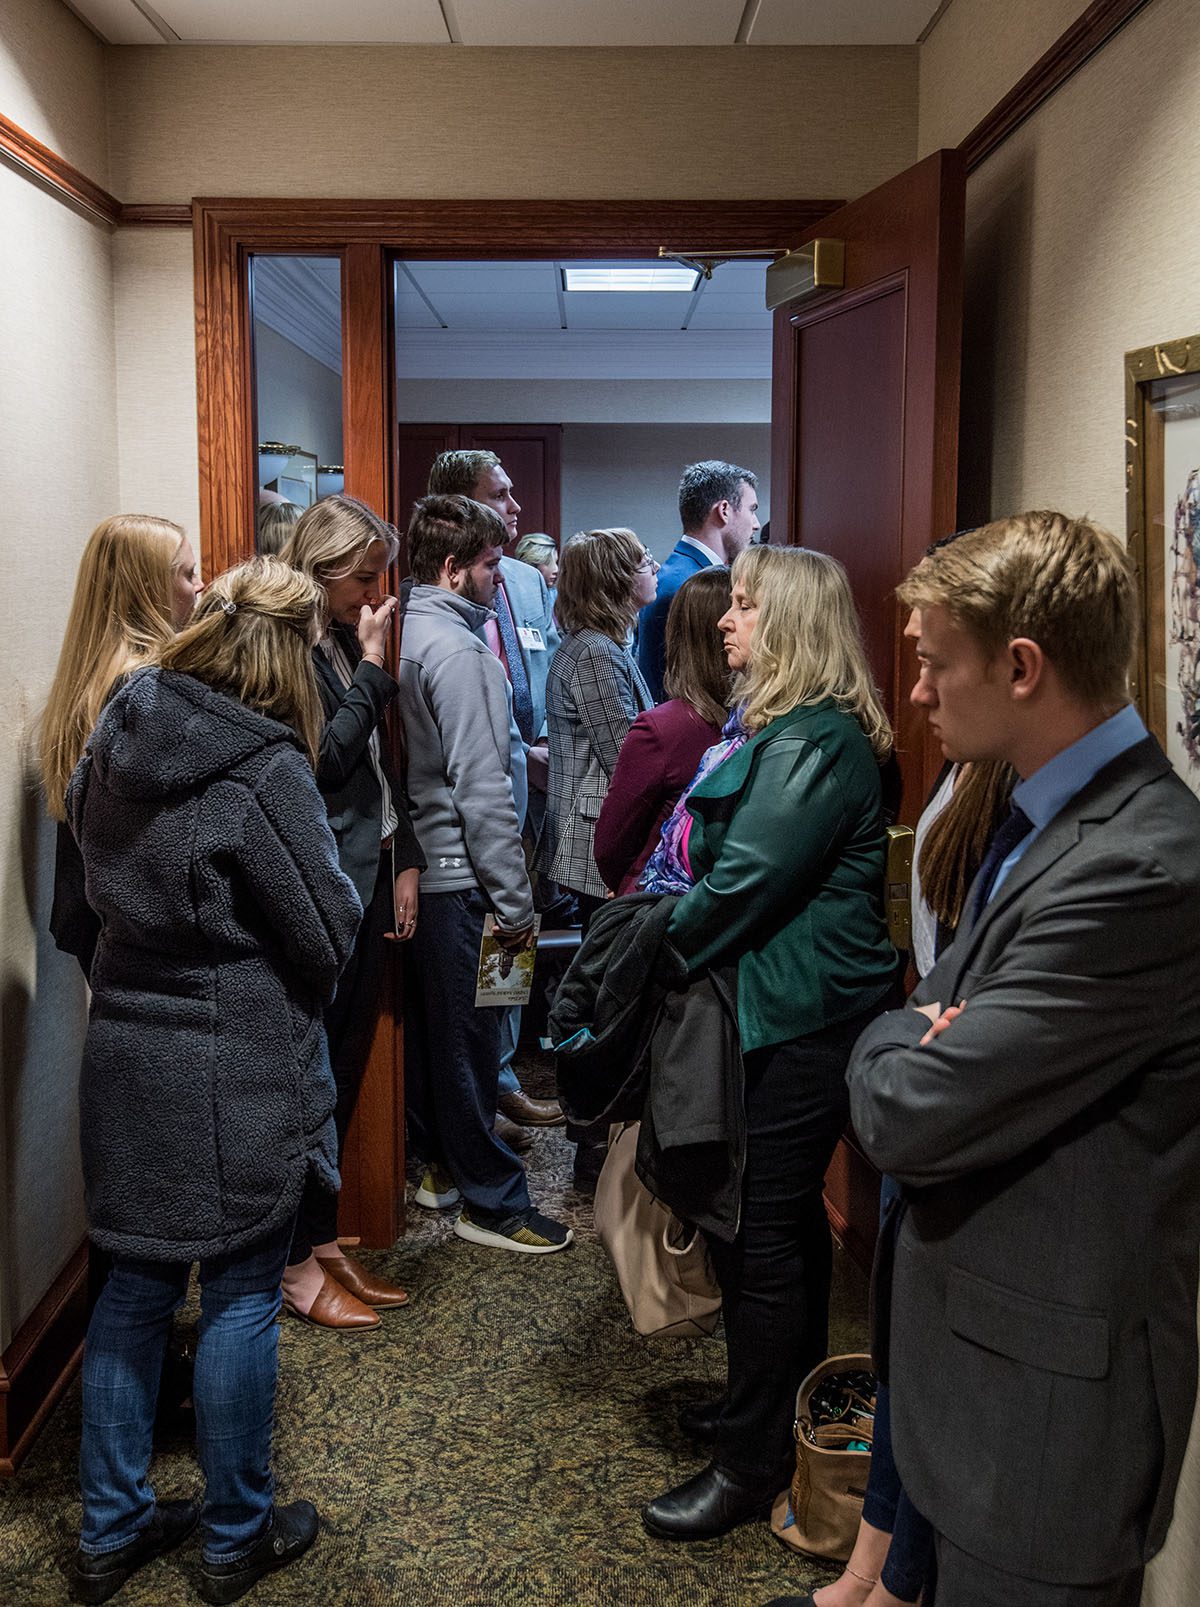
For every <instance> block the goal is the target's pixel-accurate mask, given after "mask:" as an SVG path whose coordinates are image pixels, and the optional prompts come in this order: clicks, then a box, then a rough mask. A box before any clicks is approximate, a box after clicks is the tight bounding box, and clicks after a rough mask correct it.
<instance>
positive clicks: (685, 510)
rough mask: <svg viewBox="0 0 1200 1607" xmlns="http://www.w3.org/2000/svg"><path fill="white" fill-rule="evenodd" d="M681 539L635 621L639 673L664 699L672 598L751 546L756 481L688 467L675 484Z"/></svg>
mask: <svg viewBox="0 0 1200 1607" xmlns="http://www.w3.org/2000/svg"><path fill="white" fill-rule="evenodd" d="M679 522H680V524H681V525H682V526H683V535H682V536H681V537H680V538H679V540H678V541H677V542H676V543H675V548H674V551H673V552H672V553H671V556H670V557H669V558H668V559H667V561H666V563H665V564H663V566H662V568H661V569H660V570H659V572H658V595H657V596H656V597H655V599H654V601H653V602H652V603H647V605H646V607H645V608H643V609H642V611H641V613H640V614H639V616H638V645H637V655H638V668H639V669H640V670H641V672H642V674H643V676H644V677H645V679H646V684H647V685H648V686H649V688H650V691H651V693H652V694H653V697H654V701H655V702H656V703H661V702H662V700H663V659H664V656H665V651H666V638H667V613H668V611H669V610H670V607H671V599H672V597H674V595H675V593H676V592H677V591H678V590H679V588H680V586H682V585H683V583H684V581H685V580H686V579H687V578H688V576H689V575H694V574H696V573H697V572H698V571H699V570H701V569H708V568H710V567H711V566H712V565H713V564H731V563H732V562H733V560H734V559H735V558H736V557H737V555H738V553H739V552H741V551H742V550H743V549H744V548H745V547H748V546H749V545H750V542H751V540H752V539H753V537H754V532H755V531H756V530H757V529H758V528H759V523H758V478H757V476H756V475H753V474H751V472H750V470H749V469H739V468H738V467H737V465H736V464H735V463H722V462H720V461H719V460H718V459H715V458H711V459H708V460H707V461H706V462H704V463H692V464H690V465H689V466H688V467H687V468H686V469H685V470H684V471H683V479H682V480H681V481H680V482H679Z"/></svg>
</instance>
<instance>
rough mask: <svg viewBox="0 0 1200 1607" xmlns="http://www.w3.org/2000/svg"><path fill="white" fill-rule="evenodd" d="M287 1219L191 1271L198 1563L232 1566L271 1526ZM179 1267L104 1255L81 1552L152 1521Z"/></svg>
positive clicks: (183, 1276)
mask: <svg viewBox="0 0 1200 1607" xmlns="http://www.w3.org/2000/svg"><path fill="white" fill-rule="evenodd" d="M291 1238H292V1223H291V1222H290V1221H289V1222H287V1223H285V1225H284V1226H283V1227H282V1228H281V1229H279V1230H277V1231H276V1232H275V1233H274V1234H273V1235H272V1237H271V1238H270V1239H267V1240H264V1241H263V1242H261V1243H260V1244H256V1245H254V1246H252V1247H251V1248H250V1249H249V1250H243V1251H240V1252H239V1253H237V1254H235V1255H224V1256H215V1257H213V1258H212V1259H210V1260H208V1261H202V1262H201V1263H200V1338H199V1342H198V1344H197V1346H196V1377H195V1384H194V1386H193V1399H194V1401H195V1404H196V1452H197V1455H198V1457H199V1460H200V1466H201V1468H202V1469H203V1471H204V1478H205V1484H206V1488H205V1496H204V1512H203V1524H204V1556H205V1559H206V1560H207V1561H209V1562H233V1561H236V1560H237V1559H238V1558H239V1557H242V1556H244V1555H245V1554H246V1553H247V1552H248V1551H249V1550H250V1549H251V1548H252V1547H253V1545H254V1543H255V1541H256V1540H258V1539H259V1537H260V1536H261V1535H262V1534H263V1532H264V1531H265V1529H266V1527H267V1525H268V1524H269V1523H270V1521H271V1510H272V1504H273V1499H274V1481H273V1479H272V1475H271V1431H272V1428H273V1427H274V1421H275V1379H276V1374H277V1370H278V1369H277V1355H276V1351H277V1336H278V1330H277V1328H276V1324H275V1319H276V1317H277V1316H278V1315H279V1305H280V1295H279V1285H280V1280H281V1278H282V1277H283V1268H284V1264H285V1262H286V1261H287V1253H288V1246H289V1244H290V1243H291ZM190 1271H191V1266H190V1264H189V1263H188V1262H175V1261H136V1260H133V1259H132V1258H129V1257H125V1256H115V1257H114V1258H113V1267H112V1272H111V1273H110V1274H109V1278H108V1282H107V1283H106V1284H105V1285H104V1288H103V1290H102V1292H101V1294H100V1298H99V1300H97V1302H96V1306H95V1309H94V1311H93V1312H92V1319H91V1322H90V1323H89V1324H88V1333H87V1344H86V1346H85V1348H84V1355H83V1442H82V1445H81V1447H80V1454H79V1483H80V1489H81V1493H82V1496H83V1530H82V1534H81V1536H80V1547H81V1549H82V1550H83V1551H85V1552H87V1553H88V1554H89V1555H92V1556H100V1555H103V1553H105V1552H108V1551H116V1550H118V1549H119V1548H120V1547H121V1546H124V1545H127V1544H128V1543H129V1542H130V1541H131V1540H134V1539H136V1537H137V1536H138V1534H140V1533H141V1531H142V1530H143V1529H144V1528H145V1527H146V1525H147V1524H148V1523H149V1522H150V1521H151V1520H152V1518H153V1517H154V1504H155V1503H154V1490H153V1488H152V1487H151V1484H150V1478H149V1472H150V1456H151V1452H152V1448H153V1436H154V1411H155V1406H156V1404H157V1401H158V1385H159V1377H160V1374H161V1372H162V1362H163V1352H164V1350H165V1348H166V1344H167V1337H168V1334H169V1333H170V1329H171V1318H172V1317H173V1315H174V1313H175V1312H176V1311H177V1310H178V1308H179V1306H180V1305H181V1304H182V1302H183V1298H184V1295H185V1294H186V1293H187V1284H188V1274H189V1273H190Z"/></svg>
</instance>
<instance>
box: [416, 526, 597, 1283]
mask: <svg viewBox="0 0 1200 1607" xmlns="http://www.w3.org/2000/svg"><path fill="white" fill-rule="evenodd" d="M504 539H505V530H504V523H503V521H502V520H501V519H500V517H499V516H498V515H497V514H495V513H494V512H492V510H491V509H490V508H485V507H483V506H481V504H479V503H477V502H473V501H472V500H471V499H470V498H469V497H461V496H430V497H422V498H421V500H420V501H419V502H418V503H417V504H416V506H415V507H414V509H413V517H412V522H411V524H410V525H409V529H408V549H409V553H408V556H409V567H410V569H411V571H412V578H413V588H412V592H411V594H410V596H409V600H408V607H407V610H406V612H405V617H404V633H403V640H402V643H401V648H400V674H399V681H400V695H399V698H398V700H397V707H398V709H399V710H400V715H401V718H402V720H403V722H404V735H405V746H406V749H407V754H408V794H409V798H410V800H411V805H412V815H413V825H414V826H415V828H416V832H417V838H418V840H419V842H420V844H421V848H422V851H423V852H424V854H425V860H426V864H427V866H428V868H427V869H426V870H425V871H424V872H423V873H422V876H421V911H420V920H419V921H418V923H417V929H416V935H415V936H414V937H413V939H412V943H411V947H410V951H409V952H410V956H411V962H410V964H409V966H408V968H407V983H408V985H407V1009H406V1020H405V1025H406V1044H407V1050H408V1054H407V1068H406V1069H407V1075H406V1086H407V1100H408V1116H409V1127H410V1131H411V1134H412V1139H413V1146H414V1148H415V1149H416V1150H417V1152H418V1153H419V1154H420V1155H421V1156H422V1158H423V1159H424V1160H425V1161H427V1162H428V1163H429V1165H430V1167H431V1169H432V1168H437V1169H441V1168H444V1169H445V1170H447V1171H448V1172H449V1174H450V1177H451V1178H452V1179H453V1184H454V1188H453V1190H451V1189H442V1190H441V1191H440V1192H438V1193H437V1195H436V1199H435V1202H434V1203H446V1204H449V1203H452V1201H453V1199H454V1196H455V1194H456V1193H457V1194H458V1195H461V1196H462V1201H463V1206H462V1213H461V1215H460V1216H459V1219H458V1221H457V1222H456V1223H455V1229H454V1231H455V1232H456V1233H457V1234H458V1236H459V1237H460V1238H463V1239H467V1240H470V1241H471V1242H472V1243H475V1244H485V1245H489V1246H492V1247H495V1248H499V1249H505V1250H515V1251H518V1252H520V1253H522V1254H526V1255H547V1254H549V1253H551V1252H552V1251H554V1250H562V1249H565V1248H566V1246H567V1245H568V1244H569V1243H570V1242H571V1231H570V1229H569V1228H566V1227H564V1226H563V1225H562V1224H561V1223H558V1222H554V1221H552V1220H551V1219H550V1218H549V1217H545V1216H542V1215H541V1214H540V1212H538V1211H536V1210H535V1209H534V1208H533V1205H532V1204H531V1202H530V1198H529V1190H528V1187H527V1185H526V1181H525V1169H524V1167H523V1166H522V1164H521V1162H520V1161H519V1160H518V1159H517V1157H516V1155H515V1154H514V1153H513V1151H512V1150H510V1149H509V1147H508V1146H507V1144H505V1143H504V1142H503V1141H502V1140H501V1139H499V1138H497V1137H496V1134H495V1133H494V1131H493V1129H492V1123H493V1121H494V1118H495V1112H496V1084H497V1078H498V1076H499V1070H500V1014H501V1012H500V1011H499V1010H498V1009H477V1008H476V1006H475V981H476V973H477V969H478V961H479V944H480V938H481V936H482V933H483V922H484V917H485V916H486V915H489V914H490V915H493V916H494V917H495V921H496V935H497V937H498V938H499V939H500V941H501V942H502V943H503V945H504V946H505V947H506V948H508V949H510V950H511V951H512V952H514V953H515V952H517V951H519V950H520V949H522V948H524V947H525V946H526V945H527V944H528V942H529V940H530V936H531V934H532V930H533V897H532V893H531V891H530V886H529V877H528V875H527V874H526V869H525V853H524V849H523V846H522V843H521V828H520V820H519V815H518V809H517V804H516V801H515V800H514V795H513V776H514V769H516V770H517V771H518V773H519V771H520V761H521V757H522V756H521V755H520V754H519V753H518V754H514V743H515V742H517V741H519V737H518V736H516V735H515V734H514V733H515V732H516V727H515V726H514V724H513V720H512V712H511V711H512V704H511V699H512V692H511V689H510V687H509V684H508V679H507V677H506V676H505V673H504V669H503V666H502V665H501V663H500V661H499V660H498V659H497V658H496V657H495V656H494V655H493V654H492V653H490V652H489V651H488V649H487V647H486V645H485V644H484V642H483V640H482V637H481V636H479V635H477V634H476V632H478V631H479V630H480V628H481V627H482V626H483V625H484V624H485V623H486V622H487V621H488V620H490V619H492V618H493V617H494V616H493V614H492V609H491V604H492V602H493V600H494V598H495V595H496V586H497V582H498V576H499V569H500V558H501V554H502V552H503V544H504ZM428 1185H429V1179H428V1178H427V1180H426V1185H425V1186H426V1188H428Z"/></svg>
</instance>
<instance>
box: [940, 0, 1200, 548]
mask: <svg viewBox="0 0 1200 1607" xmlns="http://www.w3.org/2000/svg"><path fill="white" fill-rule="evenodd" d="M953 9H954V8H953V7H952V8H951V11H953ZM1197 105H1200V8H1198V7H1197V6H1196V5H1195V3H1194V0H1154V3H1153V4H1152V5H1150V6H1148V7H1147V8H1146V10H1145V11H1143V12H1142V13H1141V14H1140V15H1139V16H1138V17H1136V18H1135V19H1134V20H1133V22H1131V23H1130V24H1129V25H1128V27H1127V28H1125V29H1124V30H1123V31H1122V32H1121V33H1120V34H1119V35H1118V36H1117V37H1116V38H1115V39H1114V40H1113V41H1112V43H1111V44H1110V45H1109V46H1108V47H1107V48H1106V49H1105V50H1104V51H1103V52H1102V53H1101V54H1100V55H1099V56H1096V57H1094V58H1093V59H1092V61H1091V62H1089V63H1088V64H1087V65H1086V66H1085V67H1083V68H1082V69H1081V70H1080V71H1079V72H1078V73H1077V74H1076V75H1075V77H1074V78H1072V79H1071V81H1070V82H1069V83H1068V84H1067V85H1066V86H1065V87H1064V88H1063V89H1061V90H1060V91H1059V92H1058V94H1056V95H1055V96H1054V97H1053V98H1052V99H1051V100H1050V101H1048V102H1047V103H1046V105H1045V106H1044V107H1043V108H1042V109H1041V110H1040V111H1039V112H1038V113H1037V114H1036V115H1035V116H1034V117H1033V118H1031V119H1030V120H1029V122H1027V123H1026V124H1025V125H1024V126H1023V127H1022V128H1021V129H1019V130H1018V131H1017V133H1016V134H1014V135H1013V136H1012V138H1011V139H1009V140H1008V141H1007V142H1006V143H1005V144H1004V145H1003V146H1002V147H1001V148H1000V150H999V151H998V152H997V153H996V154H995V155H994V156H992V157H991V158H990V159H989V160H988V161H987V162H985V163H984V164H983V165H982V167H980V168H979V169H978V170H977V172H976V173H975V175H974V176H973V177H972V179H971V180H970V183H969V185H968V192H967V295H966V328H965V350H964V383H963V457H964V474H965V478H966V480H967V481H968V482H969V485H970V487H971V488H972V491H973V493H974V494H976V495H978V488H979V487H980V486H981V485H982V484H983V483H984V482H985V481H990V496H989V497H988V501H989V503H990V508H991V510H992V511H994V512H1001V511H1012V510H1013V509H1016V508H1020V507H1047V506H1061V507H1063V508H1066V509H1068V510H1069V511H1071V512H1074V513H1083V512H1085V511H1087V512H1090V513H1091V514H1092V515H1093V516H1094V517H1096V518H1097V519H1099V520H1101V521H1102V522H1103V523H1104V524H1106V525H1108V526H1109V527H1110V528H1112V529H1114V530H1117V531H1122V530H1123V529H1124V523H1125V506H1124V461H1125V460H1124V439H1123V434H1124V432H1123V425H1122V419H1123V416H1124V379H1123V365H1122V360H1123V356H1124V353H1125V352H1126V351H1128V350H1131V349H1132V348H1134V347H1138V346H1145V345H1150V344H1151V343H1153V342H1154V341H1157V340H1165V339H1169V338H1172V337H1175V336H1180V335H1191V334H1195V333H1196V332H1197V330H1200V289H1198V280H1197V273H1196V245H1197V227H1196V218H1197V216H1198V215H1200V141H1198V140H1197V138H1196V120H1195V111H1196V106H1197ZM963 511H964V514H965V515H966V516H967V517H974V516H976V515H978V514H979V513H980V512H983V513H986V512H987V508H986V507H984V508H982V509H981V508H980V507H978V506H973V507H970V508H968V509H964V510H963Z"/></svg>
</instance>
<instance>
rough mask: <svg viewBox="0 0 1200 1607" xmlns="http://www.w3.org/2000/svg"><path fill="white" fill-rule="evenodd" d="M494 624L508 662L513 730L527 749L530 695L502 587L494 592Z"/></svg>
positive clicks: (531, 729) (530, 737)
mask: <svg viewBox="0 0 1200 1607" xmlns="http://www.w3.org/2000/svg"><path fill="white" fill-rule="evenodd" d="M496 624H497V626H498V627H499V631H500V641H501V643H502V644H503V647H504V657H505V658H506V659H507V660H508V679H509V683H510V685H511V686H512V695H513V714H514V716H515V717H516V722H517V730H518V731H519V732H520V733H521V741H522V742H524V744H525V746H526V747H528V746H529V744H530V743H531V742H532V741H533V695H532V693H531V692H530V690H529V677H528V675H526V673H525V660H524V659H523V658H522V657H521V644H520V642H519V641H518V640H517V631H516V627H515V626H514V624H513V617H512V611H511V610H510V608H509V606H508V598H507V596H506V595H505V592H504V587H503V586H501V587H500V588H499V590H498V591H497V592H496Z"/></svg>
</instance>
